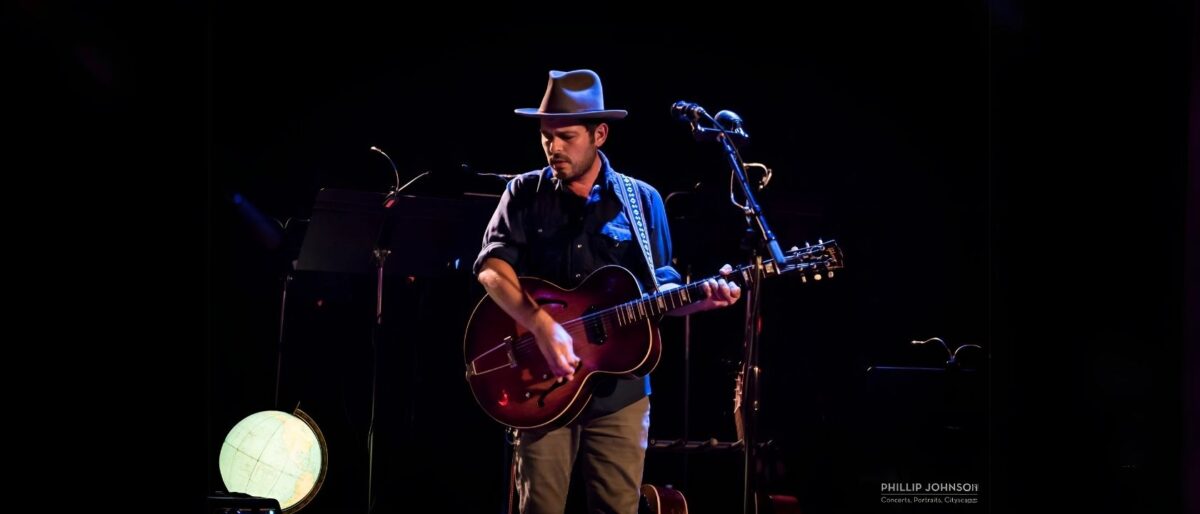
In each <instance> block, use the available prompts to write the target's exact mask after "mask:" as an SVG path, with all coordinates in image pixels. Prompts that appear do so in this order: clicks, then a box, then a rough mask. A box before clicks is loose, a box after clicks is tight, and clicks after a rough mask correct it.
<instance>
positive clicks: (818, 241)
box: [817, 239, 825, 245]
mask: <svg viewBox="0 0 1200 514" xmlns="http://www.w3.org/2000/svg"><path fill="white" fill-rule="evenodd" d="M817 244H818V245H823V244H825V240H824V239H818V240H817Z"/></svg>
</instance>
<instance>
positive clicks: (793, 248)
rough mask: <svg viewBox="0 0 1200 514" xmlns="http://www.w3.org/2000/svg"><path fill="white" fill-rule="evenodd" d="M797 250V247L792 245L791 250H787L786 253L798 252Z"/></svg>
mask: <svg viewBox="0 0 1200 514" xmlns="http://www.w3.org/2000/svg"><path fill="white" fill-rule="evenodd" d="M799 250H800V247H798V246H796V245H792V248H791V249H790V250H788V251H789V252H795V251H799Z"/></svg>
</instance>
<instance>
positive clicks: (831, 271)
mask: <svg viewBox="0 0 1200 514" xmlns="http://www.w3.org/2000/svg"><path fill="white" fill-rule="evenodd" d="M825 276H827V277H829V278H833V270H829V271H827V272H826V273H825Z"/></svg>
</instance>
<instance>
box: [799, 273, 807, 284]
mask: <svg viewBox="0 0 1200 514" xmlns="http://www.w3.org/2000/svg"><path fill="white" fill-rule="evenodd" d="M800 282H801V283H803V284H807V283H808V277H806V276H804V275H800Z"/></svg>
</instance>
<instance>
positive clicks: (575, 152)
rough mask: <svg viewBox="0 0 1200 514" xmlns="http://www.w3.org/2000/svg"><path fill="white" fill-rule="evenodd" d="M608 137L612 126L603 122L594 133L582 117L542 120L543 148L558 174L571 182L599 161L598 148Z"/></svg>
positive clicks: (560, 177)
mask: <svg viewBox="0 0 1200 514" xmlns="http://www.w3.org/2000/svg"><path fill="white" fill-rule="evenodd" d="M607 137H608V125H606V124H604V123H601V124H599V125H597V126H596V128H595V129H594V130H593V131H592V132H590V133H589V132H588V129H587V127H586V126H584V125H583V124H582V123H580V122H579V120H554V119H543V120H542V150H543V151H545V152H546V162H548V163H549V164H550V167H551V168H553V169H554V176H555V178H558V179H559V180H562V181H564V182H571V181H573V180H575V179H578V178H579V177H581V176H583V174H585V173H587V172H588V170H590V169H592V166H593V165H594V164H595V162H596V151H597V150H598V149H599V148H600V146H601V145H603V144H604V141H605V139H606V138H607Z"/></svg>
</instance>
